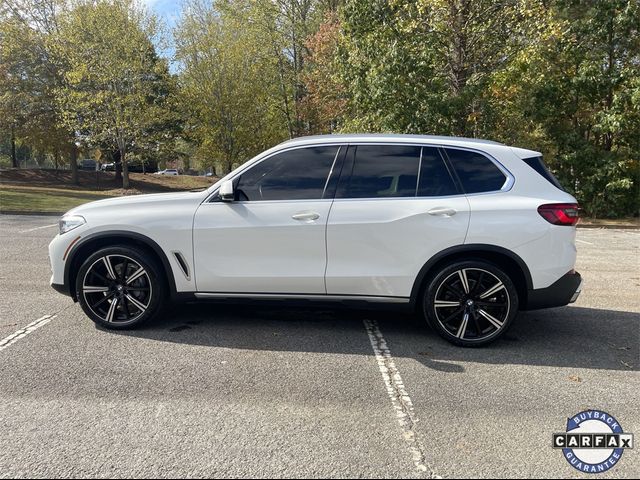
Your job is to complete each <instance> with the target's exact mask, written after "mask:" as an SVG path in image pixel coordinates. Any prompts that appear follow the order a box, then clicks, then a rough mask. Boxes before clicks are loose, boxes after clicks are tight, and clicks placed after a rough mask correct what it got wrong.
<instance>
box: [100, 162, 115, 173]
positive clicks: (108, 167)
mask: <svg viewBox="0 0 640 480" xmlns="http://www.w3.org/2000/svg"><path fill="white" fill-rule="evenodd" d="M100 169H101V170H102V171H103V172H114V171H115V170H116V164H115V163H113V162H112V163H103V164H102V166H101V167H100Z"/></svg>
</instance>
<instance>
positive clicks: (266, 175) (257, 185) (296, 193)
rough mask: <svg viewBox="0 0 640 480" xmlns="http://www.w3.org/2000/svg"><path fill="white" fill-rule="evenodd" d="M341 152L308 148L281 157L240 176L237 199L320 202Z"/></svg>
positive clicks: (336, 147) (265, 161)
mask: <svg viewBox="0 0 640 480" xmlns="http://www.w3.org/2000/svg"><path fill="white" fill-rule="evenodd" d="M338 149H339V147H338V146H330V147H308V148H297V149H294V150H288V151H286V152H282V153H277V154H275V155H273V156H271V157H269V158H267V159H266V160H263V161H262V162H260V163H258V164H257V165H255V166H254V167H251V168H250V169H249V170H248V171H246V172H245V173H243V174H242V175H241V176H240V179H239V181H238V184H237V185H236V187H235V190H236V193H237V199H238V200H240V201H264V200H319V199H321V198H322V197H323V193H324V189H325V185H326V184H327V178H328V177H329V173H330V172H331V166H332V165H333V162H334V160H335V158H336V155H337V153H338Z"/></svg>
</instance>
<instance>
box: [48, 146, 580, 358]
mask: <svg viewBox="0 0 640 480" xmlns="http://www.w3.org/2000/svg"><path fill="white" fill-rule="evenodd" d="M577 221H578V205H577V204H576V200H575V199H574V198H573V197H572V196H571V195H569V194H568V193H566V192H565V191H563V190H562V188H561V186H560V185H559V184H558V182H557V181H556V180H555V178H554V177H553V176H552V175H551V174H550V173H549V172H548V171H547V169H546V168H545V166H544V164H543V163H542V158H541V155H540V153H538V152H533V151H530V150H523V149H521V148H514V147H509V146H506V145H502V144H499V143H495V142H490V141H484V140H472V139H463V138H451V137H431V136H412V135H345V136H318V137H307V138H299V139H295V140H291V141H288V142H285V143H282V144H280V145H278V146H276V147H274V148H272V149H270V150H268V151H266V152H264V153H262V154H260V155H258V156H257V157H255V158H253V159H252V160H250V161H249V162H247V163H245V164H244V165H242V166H241V167H239V168H237V169H236V170H235V171H233V172H232V173H230V174H229V175H227V176H226V177H224V178H223V179H221V180H220V181H219V182H217V183H216V184H215V185H213V186H212V187H211V188H209V189H208V190H206V191H202V192H184V193H168V194H156V195H141V196H135V197H131V196H127V197H122V198H115V199H108V200H100V201H97V202H92V203H89V204H86V205H83V206H81V207H78V208H76V209H73V210H71V211H70V212H68V213H67V214H66V215H65V216H64V217H63V218H62V219H61V221H60V234H59V235H58V236H56V238H55V239H54V240H53V241H52V242H51V244H50V246H49V255H50V259H51V264H52V268H53V276H52V279H51V284H52V286H53V287H54V288H55V289H56V290H58V291H60V292H63V293H65V294H68V295H70V296H71V297H72V298H73V299H74V300H77V301H79V302H80V305H81V306H82V308H83V310H84V311H85V312H86V314H87V315H88V316H89V317H90V318H91V319H92V320H93V321H95V322H96V323H98V324H100V325H102V326H105V327H110V328H127V327H132V326H134V325H138V324H140V323H141V322H143V321H145V320H148V319H150V318H151V317H153V316H155V315H156V314H158V312H159V311H160V310H161V308H162V305H163V303H164V301H165V300H167V299H173V300H176V299H209V298H232V297H247V298H280V299H291V298H304V299H314V300H334V301H348V302H353V301H357V302H362V301H366V302H392V303H398V304H406V305H408V306H411V307H413V308H415V309H416V310H417V311H419V312H421V314H423V315H424V317H425V318H426V320H427V321H428V322H429V324H430V325H431V326H432V327H433V328H434V329H435V330H437V331H438V333H439V334H440V335H442V336H443V337H444V338H445V339H447V340H448V341H450V342H452V343H455V344H458V345H463V346H475V345H482V344H486V343H489V342H491V341H493V340H495V339H496V338H498V337H499V336H500V335H501V334H503V333H504V332H505V331H506V330H507V328H508V327H509V325H510V324H511V323H512V321H513V319H514V317H515V316H516V314H517V312H518V310H522V309H535V308H544V307H555V306H560V305H566V304H568V303H569V302H572V301H574V300H575V299H576V298H577V296H578V294H579V292H580V288H581V284H582V282H581V278H580V275H579V274H578V273H576V272H575V270H574V264H575V260H576V248H575V243H574V242H575V224H576V223H577Z"/></svg>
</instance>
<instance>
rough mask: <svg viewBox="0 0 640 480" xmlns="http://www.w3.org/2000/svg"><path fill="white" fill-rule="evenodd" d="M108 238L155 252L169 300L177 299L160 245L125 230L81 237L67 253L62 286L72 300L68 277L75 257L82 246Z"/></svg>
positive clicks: (165, 257) (72, 288)
mask: <svg viewBox="0 0 640 480" xmlns="http://www.w3.org/2000/svg"><path fill="white" fill-rule="evenodd" d="M110 237H119V238H125V239H128V240H133V241H134V242H137V243H142V244H143V245H145V246H147V247H149V248H151V249H152V250H153V251H154V252H155V254H156V255H157V256H158V258H159V259H160V261H161V262H162V267H163V269H164V271H165V273H166V275H167V283H168V284H169V292H170V295H171V298H172V299H175V298H176V297H178V294H177V290H176V281H175V278H174V276H173V269H172V268H171V264H170V263H169V259H168V258H167V256H166V254H165V253H164V251H163V250H162V248H161V247H160V245H158V244H157V243H156V242H155V241H154V240H152V239H151V238H149V237H147V236H145V235H142V234H140V233H136V232H130V231H127V230H109V231H105V232H97V233H93V234H91V235H88V236H86V237H83V238H82V239H81V240H80V241H78V242H77V243H76V244H75V245H74V246H73V249H72V250H71V252H69V254H68V256H67V261H66V263H65V266H64V284H65V285H66V286H67V289H68V291H69V294H70V295H71V296H72V297H73V299H74V300H76V294H75V285H72V284H71V282H70V278H69V276H70V275H71V266H72V265H73V264H74V261H75V257H76V255H77V254H78V252H79V251H80V250H81V249H82V246H83V245H86V244H88V243H90V242H93V241H95V240H101V239H108V238H110Z"/></svg>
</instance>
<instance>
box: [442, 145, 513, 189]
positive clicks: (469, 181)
mask: <svg viewBox="0 0 640 480" xmlns="http://www.w3.org/2000/svg"><path fill="white" fill-rule="evenodd" d="M445 150H446V152H447V156H448V157H449V160H450V161H451V164H452V165H453V168H454V169H455V171H456V173H457V174H458V178H460V181H461V182H462V186H463V188H464V191H465V192H466V193H480V192H495V191H496V190H500V189H501V188H502V187H503V186H504V184H505V182H506V181H507V177H506V176H505V175H504V173H502V171H501V170H500V169H499V168H498V167H497V166H496V165H495V164H494V163H493V162H492V161H491V160H489V159H488V158H487V157H485V156H484V155H482V154H481V153H477V152H471V151H469V150H457V149H455V148H446V149H445Z"/></svg>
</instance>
